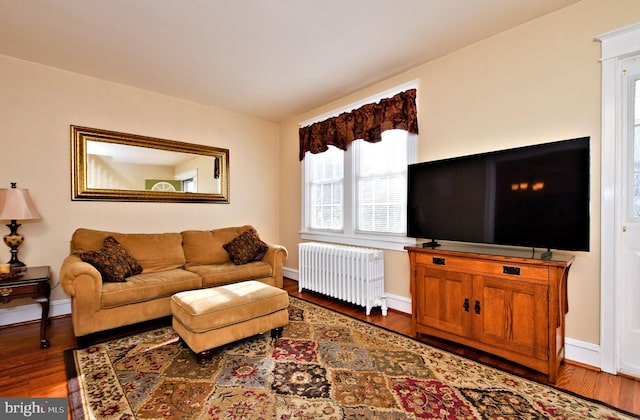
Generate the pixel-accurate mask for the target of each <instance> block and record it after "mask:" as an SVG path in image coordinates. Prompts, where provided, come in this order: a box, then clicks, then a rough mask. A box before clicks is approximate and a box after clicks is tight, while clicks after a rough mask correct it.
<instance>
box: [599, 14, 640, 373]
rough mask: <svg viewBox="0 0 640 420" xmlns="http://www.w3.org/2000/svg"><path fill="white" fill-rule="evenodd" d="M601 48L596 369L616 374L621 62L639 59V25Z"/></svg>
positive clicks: (610, 36)
mask: <svg viewBox="0 0 640 420" xmlns="http://www.w3.org/2000/svg"><path fill="white" fill-rule="evenodd" d="M596 40H598V41H600V42H601V44H602V52H601V59H600V61H601V63H602V117H601V118H602V134H601V163H600V164H601V186H600V187H601V190H600V369H601V370H602V371H604V372H608V373H612V374H616V373H618V371H619V368H620V339H621V337H620V328H619V325H620V319H621V318H622V313H621V312H620V308H621V307H622V305H616V302H621V301H622V296H621V292H620V287H619V285H620V283H621V281H622V278H621V276H620V274H619V273H620V272H621V266H622V261H621V258H620V249H621V246H622V225H623V222H624V220H623V209H624V205H625V204H624V198H625V192H624V191H622V188H621V181H617V180H621V179H622V178H621V177H622V176H624V173H625V171H626V164H625V163H626V162H625V161H624V156H622V150H623V146H624V145H623V140H624V139H625V138H626V136H625V135H624V130H625V129H626V128H625V127H623V123H622V112H621V110H622V68H621V62H622V61H623V60H624V59H626V58H628V57H630V56H633V55H636V54H640V23H637V24H634V25H631V26H627V27H624V28H620V29H617V30H614V31H611V32H607V33H605V34H602V35H600V36H597V37H596Z"/></svg>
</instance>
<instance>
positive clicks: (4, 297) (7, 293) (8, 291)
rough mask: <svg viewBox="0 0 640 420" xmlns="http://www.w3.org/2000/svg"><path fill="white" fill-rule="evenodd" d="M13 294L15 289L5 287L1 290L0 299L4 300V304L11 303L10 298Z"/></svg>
mask: <svg viewBox="0 0 640 420" xmlns="http://www.w3.org/2000/svg"><path fill="white" fill-rule="evenodd" d="M12 292H13V289H12V288H10V287H3V288H2V289H0V298H2V303H9V302H11V298H10V297H9V296H10V295H11V293H12Z"/></svg>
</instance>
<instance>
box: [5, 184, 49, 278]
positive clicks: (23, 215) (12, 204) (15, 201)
mask: <svg viewBox="0 0 640 420" xmlns="http://www.w3.org/2000/svg"><path fill="white" fill-rule="evenodd" d="M39 218H40V213H38V210H36V207H35V206H34V205H33V202H32V201H31V197H30V196H29V190H27V189H23V188H16V183H15V182H12V183H11V188H4V189H0V220H11V223H9V224H8V225H7V227H8V228H9V229H10V231H11V232H10V233H9V234H8V235H5V237H4V243H5V244H7V246H8V247H9V248H11V259H10V260H9V265H10V266H11V268H12V269H13V268H15V267H23V266H24V265H25V264H24V263H23V262H22V261H20V260H19V259H18V247H19V246H20V245H22V242H24V236H22V235H21V234H19V233H18V228H19V227H20V224H18V223H16V221H17V220H31V219H39Z"/></svg>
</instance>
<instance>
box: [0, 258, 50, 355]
mask: <svg viewBox="0 0 640 420" xmlns="http://www.w3.org/2000/svg"><path fill="white" fill-rule="evenodd" d="M49 272H50V269H49V266H42V267H27V268H26V270H25V271H24V272H23V273H22V274H21V275H19V276H16V277H10V278H6V279H0V302H2V303H9V302H10V301H11V300H12V299H17V298H23V297H30V298H33V300H35V301H36V302H38V303H40V305H41V306H42V317H41V318H40V347H41V348H43V349H44V348H47V347H49V345H50V343H49V340H47V339H46V338H45V332H46V328H47V324H48V323H49V295H50V294H51V286H50V285H49Z"/></svg>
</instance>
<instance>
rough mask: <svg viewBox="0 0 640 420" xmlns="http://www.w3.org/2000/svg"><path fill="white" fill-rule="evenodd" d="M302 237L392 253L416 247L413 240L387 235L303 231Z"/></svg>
mask: <svg viewBox="0 0 640 420" xmlns="http://www.w3.org/2000/svg"><path fill="white" fill-rule="evenodd" d="M300 237H301V238H302V239H304V240H310V241H321V242H332V243H337V244H342V245H353V246H364V247H370V248H377V249H386V250H390V251H404V247H405V246H416V240H415V239H413V238H407V237H400V236H386V235H363V234H360V235H358V234H354V235H345V234H342V233H334V232H311V231H302V232H300Z"/></svg>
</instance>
